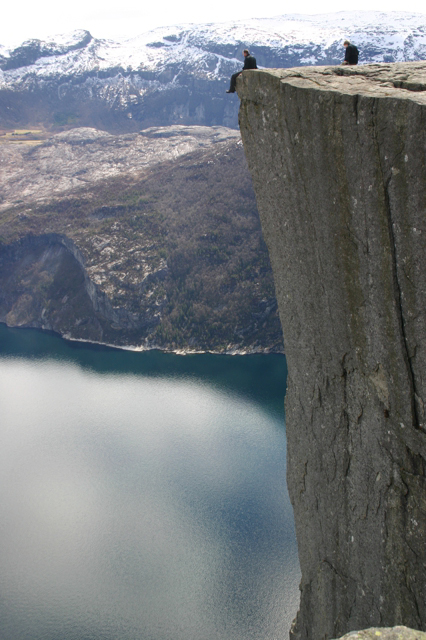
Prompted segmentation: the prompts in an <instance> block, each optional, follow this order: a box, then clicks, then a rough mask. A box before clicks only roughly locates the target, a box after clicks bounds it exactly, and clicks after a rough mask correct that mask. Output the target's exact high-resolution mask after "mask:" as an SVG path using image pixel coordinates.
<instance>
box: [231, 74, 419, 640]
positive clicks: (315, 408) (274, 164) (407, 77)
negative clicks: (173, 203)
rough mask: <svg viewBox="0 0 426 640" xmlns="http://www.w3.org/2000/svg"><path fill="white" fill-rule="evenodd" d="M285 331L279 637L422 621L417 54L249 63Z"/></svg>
mask: <svg viewBox="0 0 426 640" xmlns="http://www.w3.org/2000/svg"><path fill="white" fill-rule="evenodd" d="M237 90H238V95H239V97H240V99H241V106H240V116H239V117H240V129H241V133H242V137H243V142H244V148H245V153H246V157H247V160H248V164H249V168H250V171H251V174H252V178H253V184H254V188H255V192H256V198H257V203H258V208H259V212H260V215H261V220H262V227H263V233H264V237H265V240H266V243H267V245H268V248H269V252H270V257H271V262H272V268H273V271H274V279H275V286H276V294H277V299H278V305H279V310H280V317H281V322H282V326H283V332H284V341H285V351H286V354H287V360H288V369H289V379H288V390H287V398H286V423H287V439H288V486H289V492H290V496H291V500H292V503H293V506H294V513H295V521H296V532H297V539H298V545H299V557H300V564H301V570H302V580H301V587H300V588H301V601H300V610H299V613H298V615H297V618H296V620H295V622H294V624H293V627H292V630H291V633H290V635H291V638H293V640H311V639H312V640H322V639H329V638H336V637H339V636H341V635H343V634H344V633H347V632H349V631H351V630H354V629H364V628H367V627H393V626H395V625H407V626H409V627H412V628H413V629H420V630H421V629H423V630H425V629H426V545H425V531H426V480H425V467H426V462H425V461H426V424H425V422H426V421H425V407H424V402H425V400H426V388H425V385H426V362H425V350H426V317H425V308H426V270H425V264H426V263H425V254H426V252H425V243H426V216H425V214H426V189H425V187H426V169H425V160H426V158H425V149H426V134H425V125H426V62H419V63H400V64H388V65H386V64H382V65H365V66H360V67H311V68H306V67H305V68H296V69H282V70H277V69H276V70H263V71H250V72H245V73H244V74H242V75H241V76H240V77H239V79H238V83H237Z"/></svg>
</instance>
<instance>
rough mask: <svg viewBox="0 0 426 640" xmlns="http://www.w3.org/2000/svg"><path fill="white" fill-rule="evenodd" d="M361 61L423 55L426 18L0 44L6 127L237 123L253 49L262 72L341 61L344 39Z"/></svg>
mask: <svg viewBox="0 0 426 640" xmlns="http://www.w3.org/2000/svg"><path fill="white" fill-rule="evenodd" d="M345 38H349V39H350V40H351V41H353V42H354V43H355V44H356V45H357V46H358V48H359V50H360V54H361V55H360V63H364V64H365V63H371V62H393V61H404V60H418V59H423V58H426V15H425V14H409V13H405V12H391V13H380V12H341V13H337V14H324V15H316V16H306V15H285V16H280V17H277V18H273V19H272V18H265V19H252V20H246V21H240V22H229V23H220V24H206V25H178V26H171V27H161V28H159V29H155V30H153V31H150V32H148V33H145V34H142V35H141V36H138V37H136V38H132V39H130V40H121V41H117V42H115V41H111V40H100V39H95V38H92V36H91V35H90V33H89V32H87V31H77V32H74V33H73V34H71V35H69V36H58V37H55V38H54V39H53V40H52V41H49V42H41V41H39V40H29V41H26V42H24V43H23V44H22V45H21V46H20V47H18V48H17V49H15V50H12V51H10V50H7V49H6V48H4V47H3V48H1V47H0V69H1V71H0V118H1V120H0V126H3V127H5V126H12V125H13V124H16V123H18V122H19V123H24V122H26V123H29V122H41V123H44V124H45V125H48V124H49V123H50V124H52V123H53V124H56V125H58V126H63V125H65V126H66V125H71V126H72V125H77V124H78V125H94V126H98V127H103V128H106V129H109V130H136V129H138V128H141V127H146V126H152V125H167V124H176V123H179V124H207V125H212V124H216V125H225V126H232V127H235V126H236V125H237V108H238V101H237V100H236V99H235V97H231V96H226V95H225V94H224V91H225V89H226V87H227V82H228V80H229V76H230V75H231V73H233V72H234V71H235V70H238V69H239V68H241V66H242V60H241V58H242V56H241V50H242V48H244V47H249V48H250V49H251V50H252V52H253V54H254V55H255V56H256V58H257V62H258V65H259V66H263V67H293V66H303V65H318V64H338V63H339V62H340V61H341V60H342V58H343V47H342V41H343V39H345Z"/></svg>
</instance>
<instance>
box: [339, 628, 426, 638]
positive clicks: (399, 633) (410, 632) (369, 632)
mask: <svg viewBox="0 0 426 640" xmlns="http://www.w3.org/2000/svg"><path fill="white" fill-rule="evenodd" d="M340 640H426V633H423V632H422V631H416V630H414V629H408V628H407V627H393V628H391V629H383V628H377V627H376V628H372V629H364V630H363V631H352V633H348V634H347V635H345V636H343V638H340Z"/></svg>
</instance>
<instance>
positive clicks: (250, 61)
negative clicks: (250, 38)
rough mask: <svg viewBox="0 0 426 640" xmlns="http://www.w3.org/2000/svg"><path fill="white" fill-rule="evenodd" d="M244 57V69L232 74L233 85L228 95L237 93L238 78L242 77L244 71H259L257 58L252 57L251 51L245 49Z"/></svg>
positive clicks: (228, 90)
mask: <svg viewBox="0 0 426 640" xmlns="http://www.w3.org/2000/svg"><path fill="white" fill-rule="evenodd" d="M243 56H244V67H243V68H242V71H237V73H233V74H232V76H231V84H230V86H229V89H227V91H226V93H235V88H236V84H237V78H238V76H239V75H240V73H242V72H243V71H246V70H247V69H257V64H256V58H254V57H253V56H251V55H250V51H249V50H248V49H244V51H243Z"/></svg>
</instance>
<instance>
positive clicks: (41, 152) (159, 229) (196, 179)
mask: <svg viewBox="0 0 426 640" xmlns="http://www.w3.org/2000/svg"><path fill="white" fill-rule="evenodd" d="M0 159H1V162H2V169H3V171H2V172H1V173H0V193H2V199H1V202H0V242H1V245H0V321H3V322H6V323H7V324H9V325H13V326H32V327H41V328H45V329H53V330H55V331H58V332H59V333H61V334H62V335H65V336H68V337H72V338H76V339H86V340H91V341H99V342H104V343H109V344H116V345H120V346H136V347H141V348H148V347H155V346H157V347H160V348H164V349H174V350H186V351H188V350H190V351H197V350H214V351H218V352H225V351H226V352H235V351H238V352H245V351H252V350H254V351H281V350H282V336H281V328H280V324H279V320H278V315H277V305H276V301H275V297H274V287H273V281H272V272H271V269H270V264H269V259H268V254H267V250H266V247H265V244H264V242H263V239H262V234H261V230H260V223H259V217H258V213H257V208H256V203H255V198H254V193H253V190H252V186H251V179H250V176H249V174H248V171H247V168H246V165H245V161H244V155H243V149H242V144H241V141H240V136H239V134H238V133H237V132H236V131H233V130H229V129H224V128H220V127H219V128H214V127H211V128H203V127H179V126H177V127H167V128H154V129H148V130H145V131H143V132H141V133H139V134H123V135H111V134H109V133H107V132H105V131H98V130H95V129H87V128H86V129H73V130H70V131H68V132H64V133H60V134H57V135H55V136H50V137H49V136H46V134H43V132H42V131H36V130H34V131H31V132H23V131H21V132H15V134H14V135H12V134H10V135H7V136H3V137H0Z"/></svg>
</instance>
